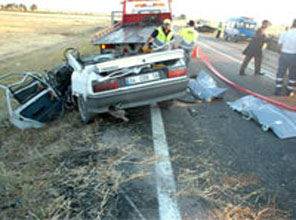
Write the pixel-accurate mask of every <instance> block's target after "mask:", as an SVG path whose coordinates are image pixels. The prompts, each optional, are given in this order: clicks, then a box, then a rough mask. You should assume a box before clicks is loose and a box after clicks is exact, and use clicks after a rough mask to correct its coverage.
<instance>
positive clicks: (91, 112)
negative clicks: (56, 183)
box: [0, 0, 189, 129]
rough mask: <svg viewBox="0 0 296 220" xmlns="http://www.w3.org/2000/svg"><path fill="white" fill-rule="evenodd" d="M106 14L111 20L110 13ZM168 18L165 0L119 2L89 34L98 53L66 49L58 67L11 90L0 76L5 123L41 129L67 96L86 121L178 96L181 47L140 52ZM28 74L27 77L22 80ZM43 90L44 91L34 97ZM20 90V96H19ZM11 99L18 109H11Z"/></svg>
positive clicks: (182, 82) (183, 73)
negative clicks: (120, 8) (118, 11)
mask: <svg viewBox="0 0 296 220" xmlns="http://www.w3.org/2000/svg"><path fill="white" fill-rule="evenodd" d="M112 14H113V18H112V19H111V20H113V21H114V20H115V19H114V16H115V15H116V13H112ZM171 18H172V13H171V4H170V0H124V1H123V13H122V19H121V21H119V22H117V23H116V22H114V23H116V24H113V25H111V26H110V27H107V28H106V29H104V30H102V31H100V32H98V33H96V34H95V35H94V37H93V38H92V44H94V45H95V46H98V47H99V49H100V51H99V53H98V54H95V55H91V56H88V57H85V56H83V55H80V53H79V52H78V51H77V50H76V49H73V48H71V49H67V50H66V51H65V53H64V56H65V60H66V63H63V64H62V65H61V67H60V68H55V69H53V70H52V71H50V72H49V73H46V74H43V75H42V76H41V75H39V74H35V73H34V74H33V73H22V75H23V77H24V78H23V80H21V81H20V82H17V85H18V89H17V90H14V89H13V87H14V86H15V84H11V85H5V84H2V83H1V79H2V78H0V88H3V89H5V90H6V94H7V98H6V102H7V106H8V110H9V116H10V121H11V122H12V123H13V124H14V125H15V126H17V127H19V128H21V129H24V128H29V127H41V126H43V125H44V123H45V122H47V121H49V120H51V119H52V118H54V116H56V115H58V112H59V111H61V109H63V106H65V105H66V104H67V103H68V102H69V100H70V101H71V102H72V103H74V104H75V105H77V107H78V110H79V113H80V116H81V120H82V122H83V123H88V122H91V121H92V120H93V119H94V117H95V115H96V114H99V113H105V112H111V111H112V112H113V113H114V112H116V111H123V110H124V109H127V108H133V107H139V106H144V105H150V104H153V103H160V102H161V103H163V102H167V101H171V100H174V99H176V98H178V97H180V96H182V95H183V93H184V92H185V90H186V88H187V84H188V81H189V78H188V75H187V69H186V65H185V60H184V51H183V50H182V49H170V50H167V48H170V47H171V46H172V45H171V43H167V44H164V45H163V46H161V47H158V48H155V47H154V48H153V50H152V52H151V53H144V52H143V51H142V47H143V45H144V44H145V41H146V40H147V38H148V37H149V35H150V34H151V33H152V32H153V30H154V29H155V28H156V27H157V26H158V25H161V23H162V22H163V21H164V20H165V19H171ZM51 72H52V73H54V74H51ZM8 76H10V75H8ZM29 77H30V78H32V80H31V81H30V82H28V83H27V82H26V80H27V79H28V78H29ZM64 79H66V80H64ZM24 82H26V83H24ZM61 82H62V83H61ZM21 84H22V85H21ZM36 85H37V86H36ZM45 87H46V89H47V90H44V88H45ZM32 91H34V92H35V93H34V92H32ZM43 91H44V93H45V91H46V92H47V93H46V95H45V96H42V95H39V94H40V92H43ZM20 94H21V95H23V94H24V95H25V97H26V99H25V100H24V99H21V100H20V98H19V97H20ZM42 94H43V93H42ZM69 94H70V95H69ZM69 96H70V97H69ZM44 97H46V98H44ZM12 102H17V103H18V106H19V107H18V108H16V109H13V107H12ZM70 104H71V103H70ZM51 105H54V107H53V108H51V107H52V106H51ZM68 105H69V104H68ZM23 108H25V109H26V111H23V110H22V109H23ZM51 109H53V110H52V111H51Z"/></svg>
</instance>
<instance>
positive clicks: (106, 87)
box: [93, 81, 118, 92]
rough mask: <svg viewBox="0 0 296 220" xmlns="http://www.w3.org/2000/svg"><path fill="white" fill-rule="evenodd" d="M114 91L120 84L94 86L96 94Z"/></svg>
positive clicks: (107, 83) (111, 83)
mask: <svg viewBox="0 0 296 220" xmlns="http://www.w3.org/2000/svg"><path fill="white" fill-rule="evenodd" d="M112 89H118V82H117V81H113V82H106V83H100V84H96V83H95V84H93V91H94V92H102V91H107V90H112Z"/></svg>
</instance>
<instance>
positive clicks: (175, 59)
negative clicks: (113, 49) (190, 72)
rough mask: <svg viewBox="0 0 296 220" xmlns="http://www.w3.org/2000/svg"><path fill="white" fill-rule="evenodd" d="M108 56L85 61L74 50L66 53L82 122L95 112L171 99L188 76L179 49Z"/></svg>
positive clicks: (74, 95)
mask: <svg viewBox="0 0 296 220" xmlns="http://www.w3.org/2000/svg"><path fill="white" fill-rule="evenodd" d="M112 56H113V55H101V56H98V57H97V61H98V62H97V63H93V64H85V63H84V62H83V61H82V59H80V58H79V53H77V51H75V50H72V51H71V50H70V51H68V52H67V53H66V57H67V62H68V63H69V65H70V66H71V67H72V68H73V69H74V72H73V74H72V82H71V84H72V95H73V97H75V99H76V100H77V105H78V109H79V112H80V116H81V119H82V121H83V122H84V123H87V122H89V121H91V120H92V119H93V117H94V116H95V115H96V114H98V113H104V112H108V111H110V110H120V109H127V108H132V107H137V106H143V105H149V104H152V103H157V102H163V101H168V100H173V99H175V98H178V97H179V96H181V95H182V94H183V93H184V91H185V90H186V87H187V84H188V80H189V79H188V76H187V69H186V66H185V62H184V52H183V50H171V51H165V52H156V53H150V54H143V55H137V56H131V57H123V58H117V59H115V57H112ZM102 60H103V62H100V61H102Z"/></svg>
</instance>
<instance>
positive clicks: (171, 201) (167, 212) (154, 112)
mask: <svg viewBox="0 0 296 220" xmlns="http://www.w3.org/2000/svg"><path fill="white" fill-rule="evenodd" d="M150 111H151V123H152V134H153V145H154V152H155V156H156V157H157V158H161V161H162V162H159V163H157V164H155V173H156V185H157V194H158V207H159V218H160V220H181V215H180V212H179V209H178V204H177V200H176V198H174V195H175V193H176V185H175V180H174V174H173V169H172V164H171V162H170V154H169V150H168V145H167V140H166V135H165V130H164V125H163V120H162V116H161V111H160V109H159V108H158V106H157V105H153V106H151V107H150Z"/></svg>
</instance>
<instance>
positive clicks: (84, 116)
mask: <svg viewBox="0 0 296 220" xmlns="http://www.w3.org/2000/svg"><path fill="white" fill-rule="evenodd" d="M77 102H78V110H79V115H80V118H81V121H82V123H84V124H88V123H90V122H92V121H93V120H94V117H95V114H93V113H89V112H88V111H87V106H86V102H85V100H84V98H83V97H78V100H77Z"/></svg>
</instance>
